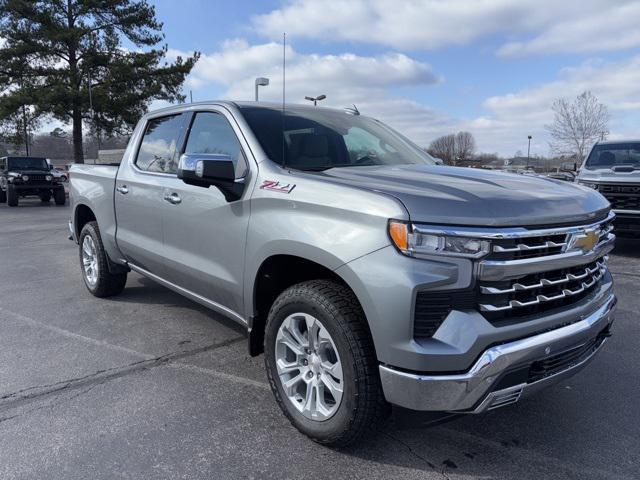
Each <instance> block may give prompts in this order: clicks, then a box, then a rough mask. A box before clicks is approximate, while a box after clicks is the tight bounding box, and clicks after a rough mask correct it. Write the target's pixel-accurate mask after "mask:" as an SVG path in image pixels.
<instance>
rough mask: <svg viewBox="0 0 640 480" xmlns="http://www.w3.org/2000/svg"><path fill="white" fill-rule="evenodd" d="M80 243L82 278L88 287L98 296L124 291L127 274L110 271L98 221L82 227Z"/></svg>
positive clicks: (107, 295) (108, 295) (109, 295)
mask: <svg viewBox="0 0 640 480" xmlns="http://www.w3.org/2000/svg"><path fill="white" fill-rule="evenodd" d="M79 245H80V266H81V267H82V278H83V279H84V283H85V285H86V286H87V289H88V290H89V291H90V292H91V293H92V294H93V295H95V296H96V297H111V296H113V295H118V294H119V293H120V292H122V290H124V286H125V284H126V283H127V274H126V273H111V272H109V259H108V257H107V253H106V252H105V250H104V246H103V245H102V238H101V237H100V229H99V228H98V223H97V222H88V223H87V224H86V225H85V226H84V227H83V228H82V231H81V232H80V240H79Z"/></svg>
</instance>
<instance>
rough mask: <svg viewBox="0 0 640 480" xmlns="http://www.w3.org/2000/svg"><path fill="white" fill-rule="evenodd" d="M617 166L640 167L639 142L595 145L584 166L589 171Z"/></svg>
mask: <svg viewBox="0 0 640 480" xmlns="http://www.w3.org/2000/svg"><path fill="white" fill-rule="evenodd" d="M618 165H632V166H640V142H629V143H608V144H602V145H596V146H595V147H593V150H592V151H591V153H590V154H589V158H587V162H586V164H585V166H586V168H588V169H590V170H594V169H598V168H611V167H615V166H618Z"/></svg>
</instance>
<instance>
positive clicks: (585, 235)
mask: <svg viewBox="0 0 640 480" xmlns="http://www.w3.org/2000/svg"><path fill="white" fill-rule="evenodd" d="M599 240H600V232H599V231H598V230H594V229H589V230H585V231H584V232H580V233H574V234H573V235H572V237H571V240H570V241H569V248H568V250H577V249H578V248H579V249H581V250H582V251H583V252H585V253H586V252H591V251H592V250H593V249H594V248H595V246H596V245H597V244H598V241H599Z"/></svg>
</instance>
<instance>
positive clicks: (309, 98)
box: [304, 95, 327, 107]
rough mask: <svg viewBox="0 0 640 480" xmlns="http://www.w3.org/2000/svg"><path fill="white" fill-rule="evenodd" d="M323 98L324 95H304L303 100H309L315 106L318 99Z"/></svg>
mask: <svg viewBox="0 0 640 480" xmlns="http://www.w3.org/2000/svg"><path fill="white" fill-rule="evenodd" d="M325 98H327V96H326V95H318V96H317V97H304V99H305V100H309V101H310V102H313V106H314V107H315V106H317V105H318V102H319V101H320V100H324V99H325Z"/></svg>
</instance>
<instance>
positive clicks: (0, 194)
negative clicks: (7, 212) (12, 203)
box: [0, 188, 7, 203]
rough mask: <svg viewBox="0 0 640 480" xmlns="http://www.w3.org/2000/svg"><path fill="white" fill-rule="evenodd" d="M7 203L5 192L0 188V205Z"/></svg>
mask: <svg viewBox="0 0 640 480" xmlns="http://www.w3.org/2000/svg"><path fill="white" fill-rule="evenodd" d="M6 201H7V192H6V190H2V188H0V203H5V202H6Z"/></svg>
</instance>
